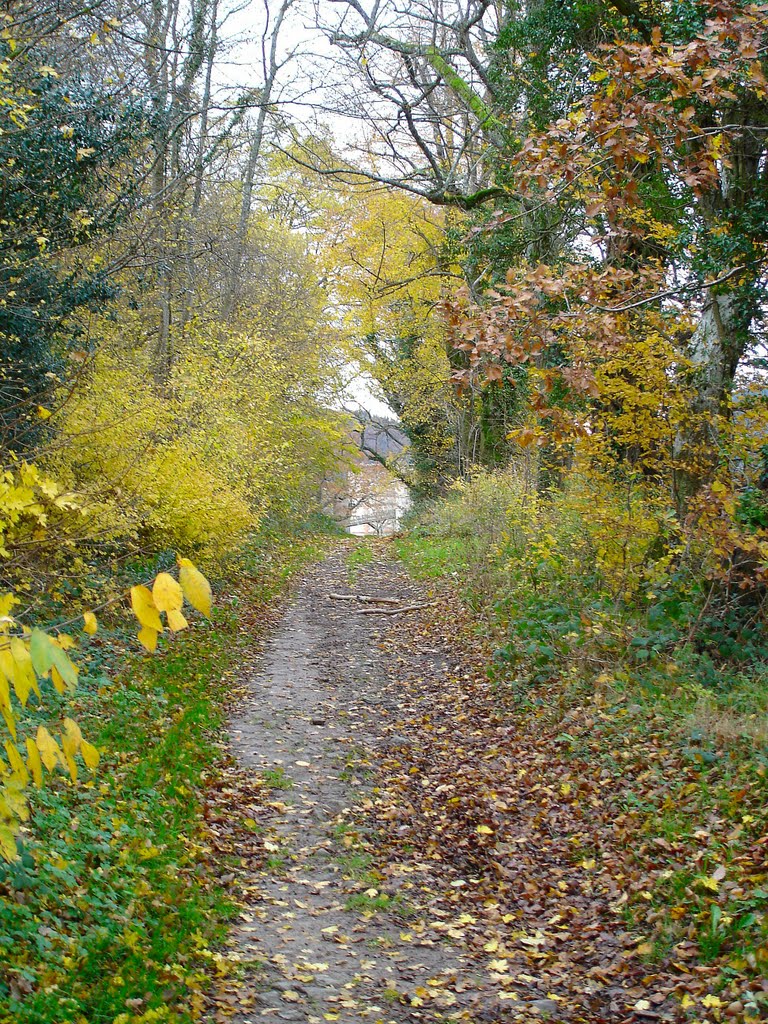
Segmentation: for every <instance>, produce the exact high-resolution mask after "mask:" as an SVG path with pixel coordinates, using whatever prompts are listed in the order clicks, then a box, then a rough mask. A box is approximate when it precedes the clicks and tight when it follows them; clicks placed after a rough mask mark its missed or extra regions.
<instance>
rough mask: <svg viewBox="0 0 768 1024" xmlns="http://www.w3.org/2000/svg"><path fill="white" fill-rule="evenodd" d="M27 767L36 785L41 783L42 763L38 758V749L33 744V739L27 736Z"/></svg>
mask: <svg viewBox="0 0 768 1024" xmlns="http://www.w3.org/2000/svg"><path fill="white" fill-rule="evenodd" d="M26 742H27V768H29V771H30V774H31V775H32V778H33V779H34V780H35V785H36V786H42V784H43V764H42V761H41V760H40V751H39V750H38V749H37V747H36V746H35V741H34V740H33V739H32V738H31V737H29V736H27V741H26Z"/></svg>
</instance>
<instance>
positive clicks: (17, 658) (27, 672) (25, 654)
mask: <svg viewBox="0 0 768 1024" xmlns="http://www.w3.org/2000/svg"><path fill="white" fill-rule="evenodd" d="M11 655H12V657H13V688H14V690H15V691H16V696H17V697H18V698H19V700H20V701H21V703H22V706H24V705H26V703H27V701H28V700H29V695H30V693H31V692H32V691H33V690H34V691H35V693H36V694H37V695H38V697H39V696H40V690H39V689H38V686H37V679H36V678H35V671H34V669H33V668H32V658H31V657H30V654H29V649H28V648H27V645H26V644H25V643H24V641H23V640H22V639H21V637H18V636H14V637H11Z"/></svg>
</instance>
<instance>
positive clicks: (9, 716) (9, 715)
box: [0, 705, 16, 739]
mask: <svg viewBox="0 0 768 1024" xmlns="http://www.w3.org/2000/svg"><path fill="white" fill-rule="evenodd" d="M0 713H2V716H3V718H4V719H5V724H6V725H7V726H8V732H9V733H10V734H11V736H13V738H14V739H16V719H15V718H14V717H13V711H12V710H11V709H10V708H7V707H5V706H4V705H0Z"/></svg>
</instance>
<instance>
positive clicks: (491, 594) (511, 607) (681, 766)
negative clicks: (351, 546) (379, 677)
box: [396, 472, 768, 1014]
mask: <svg viewBox="0 0 768 1024" xmlns="http://www.w3.org/2000/svg"><path fill="white" fill-rule="evenodd" d="M585 491H586V488H585V486H584V484H583V482H581V483H580V482H578V481H577V482H576V484H573V483H572V484H571V486H570V489H569V490H566V491H565V492H562V493H557V494H552V495H550V496H546V497H544V498H541V497H532V496H531V495H530V494H526V493H525V490H524V488H523V487H522V486H521V485H520V483H519V482H518V481H517V480H516V479H515V478H514V475H513V474H511V473H509V472H507V473H506V474H502V473H498V474H482V475H479V476H478V477H477V478H476V479H475V480H474V481H473V482H472V483H470V484H463V485H461V486H460V487H458V488H457V489H456V492H455V493H454V495H452V496H451V497H450V498H449V499H448V500H447V501H445V502H443V503H441V504H438V505H436V506H434V507H433V509H432V510H431V511H430V512H429V513H428V514H426V515H424V516H422V518H421V520H420V521H419V522H418V523H417V524H416V525H415V526H414V527H413V528H412V529H411V530H410V532H409V533H407V534H406V535H405V536H403V537H402V538H400V539H399V540H398V541H397V542H396V544H397V549H398V552H399V554H400V556H401V558H402V559H403V560H404V562H405V563H406V565H407V567H408V568H409V571H410V572H411V573H412V574H413V575H414V576H415V577H417V578H421V579H439V578H448V579H452V580H453V582H454V584H455V586H456V587H457V588H458V591H459V594H460V596H461V598H462V599H463V601H464V603H465V604H466V605H468V606H469V608H470V609H471V612H472V615H473V621H474V624H475V629H476V630H477V631H478V632H479V633H480V634H482V635H484V636H485V639H486V642H487V649H488V651H489V663H488V668H487V671H488V674H489V676H490V679H491V680H492V682H493V683H494V684H495V686H496V688H497V692H498V694H499V703H500V707H511V708H512V709H513V713H514V714H516V715H517V716H518V720H519V725H518V727H519V728H521V729H525V728H527V725H528V724H531V723H532V724H531V728H534V727H535V728H536V729H539V728H541V723H542V721H543V718H546V719H548V720H551V721H552V722H553V723H555V725H556V734H557V735H556V739H557V744H558V756H559V755H561V754H563V753H565V754H566V755H567V756H568V757H569V758H571V757H572V758H573V760H574V761H575V762H578V761H579V760H581V759H584V760H585V761H586V762H591V763H592V764H593V765H594V766H595V771H596V773H598V775H600V777H601V778H602V779H603V782H602V783H601V784H602V785H604V786H605V792H606V797H608V796H609V795H610V796H611V798H615V800H616V807H617V808H619V809H620V811H621V818H622V820H623V819H627V820H631V829H632V834H633V835H635V836H636V842H634V843H628V844H627V846H626V853H625V859H626V868H627V877H633V876H637V872H638V871H639V872H640V874H641V875H642V876H643V877H645V878H646V881H645V883H644V885H643V887H642V889H641V890H640V891H635V890H634V888H633V887H632V886H630V887H629V888H628V890H627V896H628V899H627V905H626V918H627V922H628V923H629V924H631V925H632V926H633V927H636V928H637V929H638V931H639V932H640V934H641V935H644V936H645V940H644V942H642V943H641V944H640V946H639V947H638V948H639V949H640V950H641V951H642V953H643V955H645V956H647V957H648V959H649V961H654V960H656V961H659V960H663V959H664V958H665V957H669V956H674V955H677V956H679V955H680V949H681V948H683V950H684V955H685V956H687V957H689V958H690V955H691V954H690V946H691V944H692V945H693V948H694V950H695V956H696V957H697V958H698V960H699V962H701V963H704V964H712V963H716V964H717V965H718V967H719V968H720V975H719V977H720V983H719V984H720V985H721V986H726V985H728V986H730V988H731V989H734V990H735V991H736V992H737V995H738V990H739V979H745V978H751V979H755V978H758V979H759V978H760V977H764V976H765V974H766V970H767V969H768V874H766V870H765V864H766V856H765V853H766V851H765V848H764V837H765V835H766V833H767V831H768V808H767V806H766V796H768V639H767V638H766V636H765V633H764V611H763V604H764V597H763V595H762V593H761V591H760V590H759V589H757V590H752V591H747V590H746V589H745V588H740V587H739V586H738V585H731V584H732V581H731V580H729V579H725V578H722V577H721V578H718V575H717V572H715V571H713V570H712V563H710V564H709V566H707V564H706V562H705V560H704V558H703V557H702V558H701V559H700V560H699V561H698V562H697V561H695V560H694V559H692V558H691V557H690V554H691V553H690V550H688V551H686V552H685V553H684V554H681V553H680V552H679V551H676V550H675V538H674V530H673V527H671V526H669V524H668V520H666V519H664V515H665V514H664V513H663V512H662V511H659V509H658V508H651V509H649V506H648V503H647V502H646V503H645V504H643V503H642V501H641V499H639V498H638V499H636V497H635V496H634V495H632V496H631V498H632V501H635V500H637V506H636V507H634V508H632V507H631V502H630V501H629V500H628V501H627V507H629V508H630V514H629V515H628V516H627V518H626V519H625V520H624V522H623V523H622V522H617V521H616V520H615V519H611V515H613V513H612V512H610V514H609V513H608V512H606V509H608V508H609V505H610V499H612V498H613V497H615V496H614V495H610V496H609V497H608V498H606V497H605V495H601V494H600V493H599V492H597V491H594V492H593V494H592V498H591V500H589V496H588V495H587V494H586V493H585ZM604 513H605V514H604ZM660 523H661V525H660ZM665 530H668V533H667V535H666V536H665V535H664V531H665ZM660 540H661V541H663V543H660ZM670 552H672V554H670ZM542 716H543V718H542ZM558 722H559V725H557V723H558ZM622 827H623V826H622ZM761 837H762V838H761ZM761 843H762V844H763V845H761ZM686 943H687V944H688V946H686V945H685V944H686ZM681 944H682V946H681ZM673 951H675V952H674V953H673ZM745 984H746V983H745ZM717 998H718V997H717V996H715V995H713V996H712V999H713V1000H716V999H717ZM731 998H732V1001H733V1003H734V1005H736V1006H737V1008H738V1003H739V999H738V998H736V999H733V997H731ZM711 1005H712V1006H715V1005H716V1003H715V1002H713V1003H712V1004H711ZM745 1005H746V1004H745ZM750 1005H751V1004H750ZM742 1009H743V1007H742ZM747 1010H749V1006H747ZM765 1010H766V1006H764V1005H763V1004H760V1006H759V1007H757V1008H755V1006H752V1009H751V1011H750V1012H752V1013H753V1014H754V1013H755V1012H763V1011H765Z"/></svg>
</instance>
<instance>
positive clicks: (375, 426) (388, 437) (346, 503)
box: [323, 418, 411, 537]
mask: <svg viewBox="0 0 768 1024" xmlns="http://www.w3.org/2000/svg"><path fill="white" fill-rule="evenodd" d="M350 439H351V440H352V441H353V442H354V443H355V445H356V446H357V448H358V449H359V455H358V456H357V459H356V468H355V469H349V470H347V471H346V472H343V473H340V474H337V475H336V476H335V477H334V478H333V479H332V480H329V481H327V482H326V483H325V484H324V485H323V507H324V508H325V510H326V512H327V513H328V514H329V515H332V516H333V517H334V518H336V519H338V520H339V522H341V523H342V524H343V525H344V527H345V529H347V530H348V531H349V532H350V533H351V534H353V535H354V536H356V537H371V536H372V537H387V536H391V535H392V534H393V533H397V531H398V530H399V529H400V523H401V520H402V517H403V515H404V513H405V512H407V510H408V509H409V508H410V505H411V498H410V494H409V491H408V487H407V486H406V484H404V483H403V481H402V480H400V479H398V477H397V476H395V474H394V473H392V472H391V471H390V470H389V469H388V468H387V466H386V465H384V462H385V461H388V462H394V461H400V462H405V461H406V460H407V448H408V439H407V438H406V436H405V434H403V432H402V430H401V429H400V428H399V426H398V424H397V422H396V421H395V420H381V419H379V420H373V419H371V418H366V419H365V420H364V421H362V422H361V423H360V424H359V426H357V427H353V428H352V429H351V430H350Z"/></svg>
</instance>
